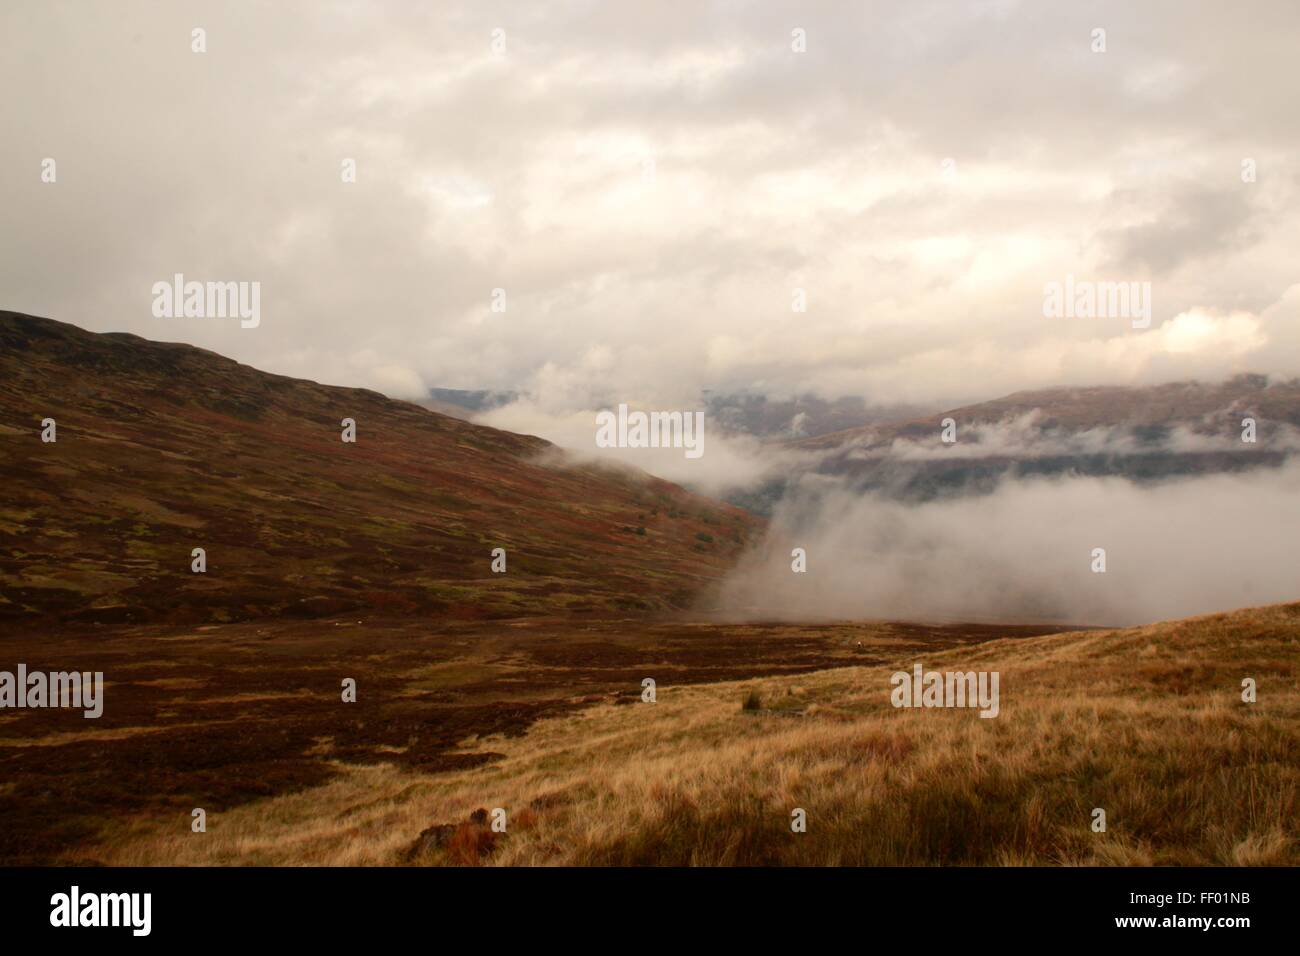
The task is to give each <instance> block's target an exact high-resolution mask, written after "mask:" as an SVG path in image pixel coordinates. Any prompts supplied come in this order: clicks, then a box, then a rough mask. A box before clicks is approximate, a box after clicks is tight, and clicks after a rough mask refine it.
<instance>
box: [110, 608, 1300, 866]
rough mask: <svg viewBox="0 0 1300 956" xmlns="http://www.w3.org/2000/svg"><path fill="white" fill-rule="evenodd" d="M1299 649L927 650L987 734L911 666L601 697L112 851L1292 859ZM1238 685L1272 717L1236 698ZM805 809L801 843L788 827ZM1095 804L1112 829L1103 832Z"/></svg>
mask: <svg viewBox="0 0 1300 956" xmlns="http://www.w3.org/2000/svg"><path fill="white" fill-rule="evenodd" d="M1298 650H1300V604H1294V605H1286V606H1276V607H1270V608H1261V609H1254V610H1248V611H1240V612H1235V613H1232V614H1227V615H1216V616H1212V617H1205V618H1199V619H1194V620H1191V621H1184V622H1171V623H1164V624H1157V625H1152V626H1148V627H1142V628H1134V629H1129V630H1119V631H1108V632H1087V633H1076V634H1066V635H1054V636H1048V637H1041V638H1033V639H1029V640H1017V641H995V642H992V643H989V644H985V645H981V646H978V647H972V648H966V649H961V650H953V651H948V652H945V653H943V654H935V655H934V656H933V659H931V658H929V657H927V658H926V659H925V661H924V663H925V665H926V667H927V668H928V669H936V670H942V669H955V668H958V667H959V668H960V669H962V670H997V671H999V672H1000V673H1001V691H1002V701H1001V715H1000V716H999V717H997V718H995V719H991V720H984V719H980V718H979V717H978V716H977V714H976V712H975V711H973V710H896V709H894V708H893V707H892V706H891V705H890V703H889V690H890V685H889V676H890V674H891V673H892V671H893V670H894V669H895V668H894V667H870V668H844V669H839V670H833V671H824V672H821V673H816V674H801V675H798V677H797V678H794V677H791V678H771V679H765V680H763V681H762V682H761V685H760V686H759V687H758V688H751V685H752V682H746V684H745V685H741V684H736V683H729V684H717V685H707V686H696V687H686V688H674V687H672V686H669V685H666V684H664V683H661V684H660V688H659V697H658V702H657V703H656V704H655V705H653V706H650V705H632V706H623V707H616V706H612V705H600V706H596V707H593V708H591V709H588V710H585V711H582V712H579V713H577V714H573V715H569V716H565V717H562V718H557V719H553V720H547V721H543V722H541V723H539V724H537V725H535V726H534V727H533V728H532V729H531V730H530V731H529V732H528V733H527V734H526V735H525V736H523V737H521V738H514V739H505V740H500V741H493V743H492V746H493V749H495V750H498V751H500V752H502V753H504V754H505V757H504V759H501V760H499V761H497V762H495V763H492V764H488V765H484V766H479V767H476V768H473V769H468V770H464V771H460V772H453V773H447V774H443V775H438V776H425V777H420V776H414V775H411V774H409V773H404V772H401V771H398V770H396V769H395V768H391V767H387V766H381V767H372V768H362V769H359V770H358V769H355V768H354V769H353V771H352V773H351V775H350V776H348V777H345V778H343V779H339V780H336V781H334V782H331V783H329V784H327V785H325V786H323V787H319V788H316V789H314V790H311V791H309V792H306V793H302V794H297V795H291V796H283V797H277V798H274V799H269V800H265V801H262V802H260V803H256V804H250V805H247V806H244V807H241V808H238V809H236V810H233V811H231V812H229V813H227V814H222V815H215V816H213V815H210V816H209V832H208V833H207V834H206V835H191V834H189V833H188V832H186V828H185V827H184V821H169V824H170V825H169V826H168V827H166V828H162V827H158V826H157V825H154V826H151V827H149V828H146V829H138V830H135V831H132V832H124V833H119V834H118V835H117V836H116V837H115V838H113V839H112V840H111V841H110V842H109V843H108V844H107V845H106V846H104V847H101V848H100V850H99V856H101V857H102V858H106V859H107V860H109V861H110V862H113V863H131V864H138V863H209V864H211V863H217V864H229V863H263V864H266V863H280V864H299V863H328V864H386V863H394V862H400V861H401V860H402V854H403V852H404V851H405V849H406V848H407V847H408V846H409V845H410V844H411V841H412V840H413V839H414V838H415V837H416V835H417V834H419V833H420V832H421V831H422V830H424V829H425V828H426V827H428V826H430V824H432V823H435V822H438V821H453V820H463V819H464V818H465V815H466V813H468V812H470V811H471V810H472V809H473V808H474V807H478V806H487V807H494V806H500V807H505V808H507V809H508V812H509V813H510V815H511V820H512V823H511V825H510V828H509V832H508V836H507V837H506V838H505V839H503V840H502V841H500V844H499V845H498V846H496V847H495V849H494V851H493V852H492V854H491V855H490V856H482V855H480V856H474V855H472V854H465V853H459V855H457V854H453V853H448V852H442V851H439V852H438V853H435V854H433V855H432V856H430V857H429V858H427V859H425V860H422V861H421V862H430V863H443V864H455V863H457V862H462V863H464V862H477V863H488V864H492V865H511V864H548V863H557V864H596V865H627V864H697V865H699V864H702V865H727V864H794V865H822V864H886V865H889V864H989V865H1028V864H1083V865H1132V864H1175V865H1280V864H1290V865H1295V864H1297V863H1300V850H1298V847H1300V840H1298V839H1297V837H1298V833H1297V827H1298V824H1297V820H1298V819H1300V813H1297V810H1298V809H1300V808H1298V807H1297V793H1298V792H1300V690H1298V689H1297V662H1298V661H1300V654H1297V651H1298ZM910 663H911V662H910V660H909V661H907V662H903V661H900V662H899V664H900V665H902V666H904V667H906V666H909V665H910ZM1245 677H1252V678H1254V679H1255V680H1256V682H1257V683H1258V687H1259V700H1258V702H1257V703H1254V704H1245V703H1243V702H1242V701H1241V698H1240V694H1241V681H1242V679H1243V678H1245ZM747 688H751V689H749V694H748V696H747V697H743V696H742V691H743V690H745V689H747ZM738 696H742V699H743V700H745V703H746V706H745V707H743V708H742V709H737V707H736V700H737V697H738ZM751 699H753V700H757V701H761V700H763V699H767V700H772V701H777V700H782V701H784V700H786V699H793V700H794V702H795V703H797V704H800V705H805V710H804V711H803V718H802V719H799V720H766V719H765V720H753V719H750V716H749V715H747V714H746V713H745V712H744V711H746V710H751V709H752V708H750V707H749V706H748V702H749V700H751ZM796 807H802V808H804V809H805V810H806V811H807V820H808V831H807V832H806V833H802V834H796V833H792V832H791V831H790V827H789V821H790V812H791V810H792V809H794V808H796ZM1094 807H1102V808H1104V809H1105V811H1106V817H1107V824H1108V826H1107V832H1105V833H1094V832H1092V830H1091V828H1090V823H1091V819H1092V817H1091V815H1092V810H1093V808H1094ZM524 810H527V811H528V816H527V817H525V818H524V819H526V820H527V823H528V825H527V826H516V825H515V823H514V822H513V821H517V820H519V819H520V818H519V816H518V815H519V814H520V813H521V812H522V811H524ZM164 834H165V835H164ZM458 852H459V851H458ZM471 857H472V859H471Z"/></svg>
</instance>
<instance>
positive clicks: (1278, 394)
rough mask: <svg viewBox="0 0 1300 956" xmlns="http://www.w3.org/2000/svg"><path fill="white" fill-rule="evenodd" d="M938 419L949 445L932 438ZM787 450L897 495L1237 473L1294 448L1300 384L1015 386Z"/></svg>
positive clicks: (1243, 378)
mask: <svg viewBox="0 0 1300 956" xmlns="http://www.w3.org/2000/svg"><path fill="white" fill-rule="evenodd" d="M1246 418H1253V419H1254V420H1255V429H1256V434H1255V438H1256V440H1255V441H1254V442H1250V443H1248V442H1245V441H1243V440H1242V431H1243V420H1244V419H1246ZM945 419H951V420H952V421H953V423H954V427H955V430H956V441H955V442H952V443H946V442H944V441H942V440H941V434H940V433H941V430H942V427H943V425H942V423H943V422H944V420H945ZM787 447H789V448H792V449H794V450H796V451H798V452H802V453H806V454H808V455H810V456H811V461H812V464H811V465H810V466H809V467H810V469H811V470H814V471H816V472H817V473H819V474H822V475H834V476H837V477H839V478H841V479H844V480H846V481H847V482H848V483H849V484H850V485H851V486H852V487H854V488H856V489H857V490H859V491H872V492H880V493H884V494H886V495H890V496H893V497H897V498H901V499H920V500H925V499H929V498H934V497H937V496H941V495H948V494H952V493H972V492H973V493H981V492H988V491H991V490H992V489H993V488H995V487H996V486H997V484H998V482H999V481H1000V480H1001V479H1002V478H1003V477H1004V476H1008V475H1013V476H1031V475H1064V474H1077V475H1096V476H1101V475H1120V476H1124V477H1127V478H1130V479H1133V480H1136V481H1156V480H1163V479H1167V478H1176V477H1182V476H1187V475H1197V474H1210V473H1215V472H1229V471H1240V470H1244V469H1249V468H1256V467H1260V466H1276V465H1280V464H1282V463H1283V462H1284V461H1285V460H1286V459H1287V458H1288V457H1289V456H1291V455H1293V454H1295V453H1296V452H1298V451H1300V381H1292V382H1277V383H1271V384H1270V383H1269V382H1268V380H1267V379H1266V378H1265V377H1264V376H1260V375H1239V376H1237V377H1236V378H1233V379H1231V380H1229V381H1227V382H1223V383H1221V384H1212V385H1206V384H1202V383H1198V382H1178V383H1173V384H1168V385H1160V386H1156V387H1151V388H1123V387H1101V388H1058V389H1045V390H1041V391H1029V392H1017V393H1015V394H1013V395H1008V396H1005V397H1004V398H1000V399H996V400H994V401H989V402H980V403H977V404H974V405H967V406H963V407H961V408H954V409H951V410H949V411H945V412H938V413H935V414H933V415H927V416H924V417H921V418H911V419H908V420H906V421H900V422H894V423H889V424H882V425H874V426H867V427H862V428H853V429H848V430H845V431H839V432H834V433H832V434H827V435H821V436H818V437H815V438H808V439H803V440H801V441H796V442H789V443H787ZM784 490H785V486H784V485H782V486H780V487H777V488H775V490H774V491H773V492H772V495H778V496H779V495H780V494H781V493H783V492H784ZM756 510H759V511H761V510H763V509H762V508H757V509H756Z"/></svg>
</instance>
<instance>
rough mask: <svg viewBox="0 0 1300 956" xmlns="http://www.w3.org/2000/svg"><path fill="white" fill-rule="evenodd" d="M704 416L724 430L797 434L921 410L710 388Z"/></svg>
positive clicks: (793, 436)
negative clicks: (718, 390) (717, 390)
mask: <svg viewBox="0 0 1300 956" xmlns="http://www.w3.org/2000/svg"><path fill="white" fill-rule="evenodd" d="M704 405H705V411H706V412H707V414H708V416H709V420H710V421H711V422H714V423H716V424H717V425H718V427H720V428H721V429H722V430H723V431H726V432H731V433H736V434H742V435H753V436H754V437H756V438H763V439H788V440H797V439H800V438H805V437H816V436H819V435H825V434H827V433H831V432H839V431H844V430H847V429H852V428H858V427H862V426H866V425H876V424H881V423H886V422H890V421H897V420H899V419H903V418H909V417H912V416H915V415H919V414H920V413H921V409H920V408H918V407H916V406H910V405H868V404H867V402H866V400H865V399H863V398H862V397H861V396H859V395H854V396H846V397H843V398H837V399H834V400H827V399H824V398H820V397H819V396H816V395H797V396H794V397H793V398H776V397H770V396H767V395H762V394H757V393H745V392H739V393H732V392H710V393H707V394H706V395H705V398H704Z"/></svg>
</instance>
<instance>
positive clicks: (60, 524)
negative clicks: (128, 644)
mask: <svg viewBox="0 0 1300 956" xmlns="http://www.w3.org/2000/svg"><path fill="white" fill-rule="evenodd" d="M45 418H53V419H55V420H56V422H57V429H58V432H57V434H58V440H57V442H54V443H44V442H42V440H41V421H42V420H43V419H45ZM344 418H352V419H355V421H356V429H357V441H356V442H355V444H349V443H345V442H343V441H342V440H341V437H340V436H341V431H342V429H341V427H340V422H341V420H342V419H344ZM0 482H3V486H4V489H5V491H4V497H3V500H2V502H0V620H4V619H8V620H10V621H13V620H21V619H35V618H60V619H76V620H93V621H102V622H113V621H172V622H203V621H223V620H238V619H243V618H252V617H260V616H266V615H301V616H317V615H323V614H338V613H350V612H351V611H353V610H356V611H358V612H359V611H361V610H363V609H364V610H370V611H375V612H381V613H395V614H410V613H415V614H439V615H443V616H447V615H451V616H514V615H520V614H527V613H533V612H538V611H548V612H551V611H558V610H572V611H576V612H583V611H602V610H638V609H647V610H649V609H663V608H669V607H680V606H685V605H688V604H689V603H691V602H692V601H694V600H696V599H697V598H698V597H699V596H700V594H701V592H702V591H704V590H707V588H708V587H709V586H710V584H711V582H713V581H714V580H715V579H716V578H717V577H718V576H719V575H720V574H721V573H722V572H723V571H724V570H725V569H726V568H728V567H729V566H730V565H731V563H732V561H733V559H734V558H735V556H736V555H737V554H738V552H739V551H740V550H741V548H742V546H743V544H744V542H745V540H746V538H747V536H748V535H749V534H750V533H751V532H753V531H754V530H755V528H756V520H755V519H753V518H751V517H750V516H748V515H746V514H744V513H743V512H740V511H738V510H736V509H733V508H729V507H727V506H725V505H720V504H717V503H715V502H712V501H709V500H707V499H703V498H700V497H697V496H694V495H691V494H689V493H688V492H686V491H684V490H683V489H681V488H679V487H677V486H675V485H672V484H670V483H668V482H664V481H660V480H657V479H654V478H651V477H649V476H647V475H644V474H640V473H635V472H630V471H615V470H610V469H604V468H597V467H590V466H577V465H575V464H573V463H571V462H566V461H565V460H564V458H563V456H562V455H561V454H560V453H559V451H558V450H557V449H555V448H554V447H553V446H551V445H549V444H548V443H547V442H545V441H542V440H541V439H538V438H533V437H528V436H522V435H515V434H511V433H508V432H502V431H498V430H496V429H492V428H486V427H482V426H478V425H472V424H469V423H467V422H463V421H459V420H456V419H453V418H449V417H447V416H444V415H439V414H437V413H435V412H432V411H429V410H427V409H424V408H420V407H418V406H416V405H412V404H409V403H405V402H398V401H392V400H390V399H387V398H385V397H384V396H382V395H379V394H377V393H375V392H370V391H365V390H359V389H348V388H335V387H328V386H323V385H319V384H316V383H314V382H309V381H302V380H297V379H291V378H285V377H283V376H278V375H271V374H267V373H264V372H260V371H257V370H256V369H253V368H249V367H247V366H244V365H240V364H238V363H236V362H234V361H231V360H229V359H226V358H223V357H221V356H219V355H216V354H213V353H211V352H207V351H204V350H201V349H197V348H194V347H191V346H187V345H175V344H164V343H159V342H152V341H147V340H145V339H141V338H139V337H137V336H133V335H124V334H96V333H91V332H86V331H84V330H82V329H79V328H77V327H75V326H72V325H67V324H64V323H60V322H54V321H51V320H49V319H41V318H35V317H32V316H26V315H21V314H17V313H13V312H0ZM497 547H501V548H505V549H506V552H507V572H506V573H504V574H494V573H492V570H491V560H492V558H491V552H492V549H493V548H497ZM194 548H203V549H205V551H206V555H207V571H206V573H204V574H196V573H193V572H192V571H191V551H192V549H194Z"/></svg>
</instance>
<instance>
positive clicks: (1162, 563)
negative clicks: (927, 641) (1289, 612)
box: [722, 463, 1300, 625]
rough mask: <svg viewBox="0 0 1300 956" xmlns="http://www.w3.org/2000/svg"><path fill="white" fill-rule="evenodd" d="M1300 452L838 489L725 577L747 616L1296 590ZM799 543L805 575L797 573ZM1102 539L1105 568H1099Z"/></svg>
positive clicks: (1194, 602) (823, 490) (1139, 602)
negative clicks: (1096, 473) (881, 491)
mask: <svg viewBox="0 0 1300 956" xmlns="http://www.w3.org/2000/svg"><path fill="white" fill-rule="evenodd" d="M1297 493H1300V463H1292V464H1289V465H1287V466H1286V467H1284V468H1280V469H1271V470H1260V471H1254V472H1249V473H1246V474H1237V475H1213V476H1209V477H1203V478H1195V479H1189V480H1184V481H1175V482H1168V483H1164V484H1160V485H1137V484H1134V483H1132V482H1129V481H1127V480H1125V479H1121V478H1068V479H1059V480H1026V481H1015V480H1009V481H1005V482H1003V484H1002V485H1001V486H1000V487H999V488H998V490H997V491H996V492H995V493H994V494H992V495H988V496H982V497H964V498H948V499H942V500H937V501H932V502H928V503H924V504H919V505H916V504H910V505H909V504H904V503H901V502H897V501H891V500H887V499H884V498H881V497H877V496H871V495H867V496H863V495H857V494H854V493H852V492H849V491H847V490H845V489H843V488H842V487H839V486H831V487H829V488H828V487H826V486H825V485H824V483H819V486H818V487H816V488H814V489H805V492H804V493H803V494H800V495H795V496H792V497H791V498H789V499H788V500H786V501H784V502H782V504H781V506H780V508H779V509H778V511H777V513H776V515H775V516H774V519H773V526H772V530H771V533H770V536H769V538H768V540H767V542H766V543H765V545H764V546H763V547H761V548H759V549H758V550H756V551H755V552H753V553H752V554H750V555H749V556H748V557H747V559H746V560H745V562H744V563H742V565H741V566H740V567H739V568H738V569H737V570H736V571H735V572H734V573H733V574H732V576H731V577H730V578H729V579H728V581H727V582H726V584H725V586H724V589H723V597H722V606H723V607H724V608H725V609H726V610H728V611H729V612H731V613H733V614H736V615H740V616H744V617H749V618H779V619H789V620H808V619H812V618H846V619H848V618H897V619H917V618H921V619H934V620H939V619H945V620H981V619H984V620H1001V621H1007V620H1010V619H1013V618H1019V619H1022V620H1030V621H1067V622H1072V623H1079V624H1117V625H1118V624H1135V623H1141V622H1147V621H1155V620H1161V619H1166V618H1177V617H1185V616H1189V615H1195V614H1201V613H1208V612H1212V611H1219V610H1225V609H1229V608H1235V607H1247V606H1253V605H1260V604H1268V603H1273V602H1279V601H1290V600H1294V599H1295V596H1296V595H1295V574H1294V569H1295V568H1296V567H1297V566H1300V538H1297V537H1296V535H1295V534H1294V527H1293V525H1292V524H1291V523H1289V522H1287V521H1285V520H1281V519H1283V518H1284V516H1287V515H1289V514H1291V513H1292V512H1293V511H1294V503H1295V501H1296V495H1297ZM794 547H801V548H804V549H805V550H806V552H807V567H808V570H807V572H806V573H802V574H799V573H794V572H792V570H791V557H790V552H791V549H792V548H794ZM1096 548H1103V549H1105V552H1106V554H1105V557H1106V571H1105V573H1095V572H1094V571H1093V570H1092V566H1093V562H1094V557H1093V551H1094V549H1096Z"/></svg>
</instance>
